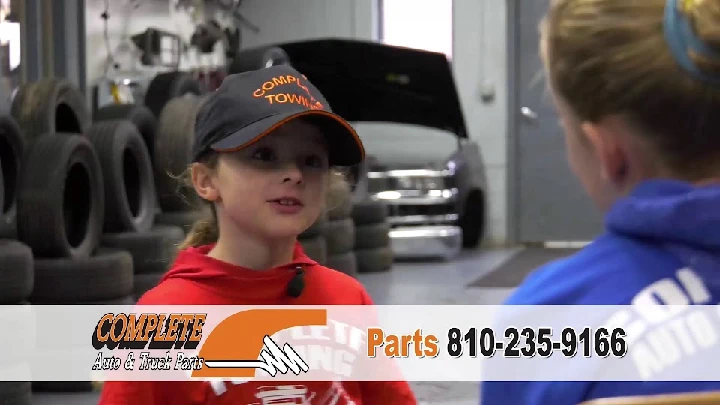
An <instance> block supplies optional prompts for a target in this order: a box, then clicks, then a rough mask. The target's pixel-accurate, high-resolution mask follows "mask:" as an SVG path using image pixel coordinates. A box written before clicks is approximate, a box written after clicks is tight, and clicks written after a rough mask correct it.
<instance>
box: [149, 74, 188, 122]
mask: <svg viewBox="0 0 720 405" xmlns="http://www.w3.org/2000/svg"><path fill="white" fill-rule="evenodd" d="M188 94H193V95H196V96H199V95H201V94H202V92H201V90H200V83H199V82H198V81H197V80H195V78H194V77H192V75H190V74H189V73H185V72H177V71H175V72H164V73H158V74H157V75H156V76H155V77H154V78H153V79H152V80H151V81H150V84H149V85H148V88H147V91H146V92H145V105H146V106H147V108H148V109H150V111H152V113H153V114H154V115H155V116H156V117H159V116H160V114H161V112H162V110H163V109H164V108H165V105H166V104H167V103H168V102H169V101H170V100H172V99H174V98H178V97H183V96H185V95H188ZM180 117H181V116H177V117H176V119H177V118H180Z"/></svg>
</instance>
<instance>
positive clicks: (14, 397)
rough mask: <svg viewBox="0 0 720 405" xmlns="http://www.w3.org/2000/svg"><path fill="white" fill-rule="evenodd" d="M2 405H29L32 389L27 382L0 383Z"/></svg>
mask: <svg viewBox="0 0 720 405" xmlns="http://www.w3.org/2000/svg"><path fill="white" fill-rule="evenodd" d="M0 400H1V401H2V402H1V403H2V405H31V404H32V389H31V383H30V382H29V381H0Z"/></svg>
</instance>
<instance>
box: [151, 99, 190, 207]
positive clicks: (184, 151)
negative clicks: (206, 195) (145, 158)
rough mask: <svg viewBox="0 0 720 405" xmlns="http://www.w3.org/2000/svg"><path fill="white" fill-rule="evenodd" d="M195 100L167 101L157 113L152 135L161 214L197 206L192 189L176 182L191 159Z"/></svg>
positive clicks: (156, 184)
mask: <svg viewBox="0 0 720 405" xmlns="http://www.w3.org/2000/svg"><path fill="white" fill-rule="evenodd" d="M199 107H200V99H199V98H197V97H179V98H175V99H173V100H170V101H169V102H168V103H167V105H166V106H165V108H164V109H163V111H162V114H160V119H159V120H158V127H157V133H156V134H155V186H156V188H157V193H158V201H159V202H160V208H161V209H162V211H166V212H173V211H187V210H189V209H191V208H192V207H194V206H196V205H197V202H198V199H197V196H196V194H195V192H194V190H188V189H186V188H184V187H181V185H180V184H179V183H178V180H177V178H176V177H177V176H179V175H180V174H182V173H183V172H184V171H185V169H186V168H187V165H188V164H190V161H191V160H192V146H193V141H194V132H195V117H196V115H197V111H198V108H199Z"/></svg>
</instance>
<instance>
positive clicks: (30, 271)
mask: <svg viewBox="0 0 720 405" xmlns="http://www.w3.org/2000/svg"><path fill="white" fill-rule="evenodd" d="M24 146H25V140H24V138H23V135H22V134H21V132H20V129H19V127H18V125H17V123H16V122H15V120H14V119H13V118H12V117H10V116H8V115H0V174H1V175H0V280H1V281H2V282H0V311H3V309H2V308H1V306H4V305H26V304H28V302H27V301H28V299H29V297H30V294H31V293H32V289H33V282H34V266H33V255H32V251H31V250H30V248H29V247H28V246H27V245H25V244H23V243H21V242H18V241H17V240H15V238H17V231H16V225H15V224H16V212H17V185H18V180H19V175H20V164H21V160H22V155H23V150H24ZM18 315H22V314H21V313H19V312H18V311H17V310H12V311H8V312H3V314H2V315H1V316H0V319H2V324H3V326H4V328H6V329H7V330H14V331H15V333H14V334H8V335H7V336H5V337H4V338H3V339H2V340H3V343H5V344H6V346H7V348H12V349H11V350H4V351H3V353H2V355H0V359H1V363H2V365H0V374H3V375H13V377H14V378H16V377H17V375H18V374H17V371H16V370H28V366H29V365H28V364H27V360H26V359H27V358H28V357H27V356H29V355H30V354H31V350H32V347H33V345H34V343H35V336H34V335H29V333H25V332H29V330H28V329H27V328H26V327H23V326H26V325H23V326H19V325H18V323H19V322H25V321H28V320H27V319H25V320H23V319H16V318H18ZM30 321H32V320H30ZM18 332H22V333H18ZM0 398H2V403H9V404H17V405H30V403H31V401H32V391H31V383H30V382H29V381H25V382H23V381H2V382H0Z"/></svg>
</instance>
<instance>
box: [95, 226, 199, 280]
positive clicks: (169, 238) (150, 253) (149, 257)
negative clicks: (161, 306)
mask: <svg viewBox="0 0 720 405" xmlns="http://www.w3.org/2000/svg"><path fill="white" fill-rule="evenodd" d="M183 239H185V233H184V232H183V230H182V229H181V228H179V227H177V226H166V225H158V226H155V227H153V228H152V229H150V230H149V231H147V232H123V233H111V234H104V235H102V236H101V237H100V246H102V247H105V248H111V249H119V250H124V251H127V252H129V253H130V254H131V255H132V258H133V271H134V273H135V274H136V275H137V274H147V273H165V272H166V271H167V270H168V267H170V265H171V264H172V262H173V260H174V258H175V255H176V253H177V247H178V245H179V244H180V243H181V242H182V241H183Z"/></svg>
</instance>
